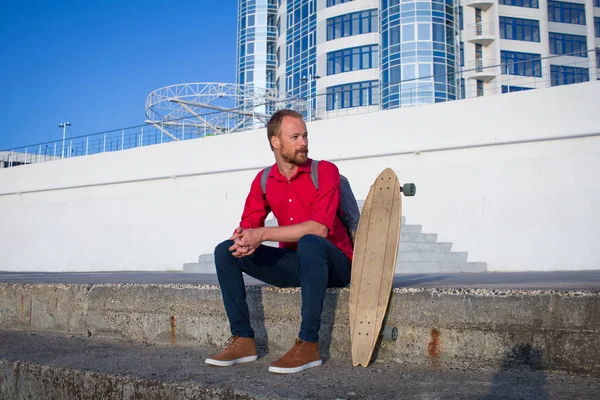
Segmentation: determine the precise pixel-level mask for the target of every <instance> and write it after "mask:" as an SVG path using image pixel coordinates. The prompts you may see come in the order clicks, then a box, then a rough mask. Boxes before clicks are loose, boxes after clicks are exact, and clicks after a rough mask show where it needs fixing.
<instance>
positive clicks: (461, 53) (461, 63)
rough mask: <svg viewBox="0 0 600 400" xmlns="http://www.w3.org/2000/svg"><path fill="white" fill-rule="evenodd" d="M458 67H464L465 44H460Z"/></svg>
mask: <svg viewBox="0 0 600 400" xmlns="http://www.w3.org/2000/svg"><path fill="white" fill-rule="evenodd" d="M460 66H461V67H464V66H465V43H464V42H460Z"/></svg>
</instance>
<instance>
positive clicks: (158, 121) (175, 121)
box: [146, 83, 306, 140]
mask: <svg viewBox="0 0 600 400" xmlns="http://www.w3.org/2000/svg"><path fill="white" fill-rule="evenodd" d="M280 108H292V109H294V110H296V111H299V112H302V111H305V109H306V101H304V100H302V99H294V98H290V97H289V96H286V95H285V94H281V93H277V91H275V90H266V89H258V90H257V89H256V88H254V87H253V86H250V85H237V84H231V83H184V84H178V85H171V86H166V87H163V88H160V89H156V90H155V91H153V92H152V93H150V94H149V95H148V96H147V97H146V118H147V119H146V123H148V124H152V125H154V126H156V127H157V128H158V129H160V130H161V131H163V133H165V134H166V135H168V136H170V137H171V138H173V139H175V140H179V139H180V138H181V137H185V135H188V137H190V136H189V135H197V136H205V135H222V134H225V133H232V132H238V131H245V130H249V129H256V128H260V127H263V126H264V125H265V124H266V122H267V121H268V119H269V118H270V116H271V114H272V113H273V112H274V111H276V110H278V109H280ZM178 132H181V136H180V135H179V134H178Z"/></svg>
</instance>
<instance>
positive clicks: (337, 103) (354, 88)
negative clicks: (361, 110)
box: [327, 81, 379, 111]
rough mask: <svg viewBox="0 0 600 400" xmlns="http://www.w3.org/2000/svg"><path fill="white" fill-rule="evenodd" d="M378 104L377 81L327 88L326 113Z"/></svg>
mask: <svg viewBox="0 0 600 400" xmlns="http://www.w3.org/2000/svg"><path fill="white" fill-rule="evenodd" d="M377 104H379V83H378V81H366V82H356V83H349V84H347V85H339V86H332V87H328V88H327V111H330V110H338V109H341V108H350V107H360V106H371V105H377Z"/></svg>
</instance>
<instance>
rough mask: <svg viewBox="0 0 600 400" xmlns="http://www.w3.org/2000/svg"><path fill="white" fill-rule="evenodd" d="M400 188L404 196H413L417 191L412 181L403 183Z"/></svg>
mask: <svg viewBox="0 0 600 400" xmlns="http://www.w3.org/2000/svg"><path fill="white" fill-rule="evenodd" d="M400 190H401V191H402V193H404V195H405V196H414V195H415V194H416V193H417V186H416V185H415V184H414V183H405V184H404V185H402V188H401V189H400Z"/></svg>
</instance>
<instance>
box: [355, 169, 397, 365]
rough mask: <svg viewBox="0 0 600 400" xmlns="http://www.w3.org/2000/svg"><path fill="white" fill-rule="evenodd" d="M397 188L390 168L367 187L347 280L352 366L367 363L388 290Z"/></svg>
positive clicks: (392, 268) (393, 252)
mask: <svg viewBox="0 0 600 400" xmlns="http://www.w3.org/2000/svg"><path fill="white" fill-rule="evenodd" d="M400 191H401V190H400V183H399V182H398V177H397V176H396V174H395V173H394V171H393V170H392V169H390V168H387V169H385V170H384V171H383V172H381V174H379V176H378V177H377V179H376V180H375V182H374V183H373V185H372V186H371V189H370V190H369V194H368V196H367V199H366V200H365V204H364V206H363V210H362V213H361V216H360V219H359V223H358V230H357V232H356V239H355V245H354V260H353V262H352V276H351V279H350V335H351V340H352V364H353V365H354V366H358V365H362V366H363V367H366V366H367V365H368V364H369V362H370V360H371V357H372V355H373V350H374V349H375V344H376V343H377V338H378V336H379V332H380V331H381V325H382V322H383V318H384V316H385V312H386V309H387V305H388V301H389V297H390V293H391V290H392V281H393V279H394V271H395V268H396V259H397V257H398V241H399V239H400V218H401V216H402V199H401V196H400Z"/></svg>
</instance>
